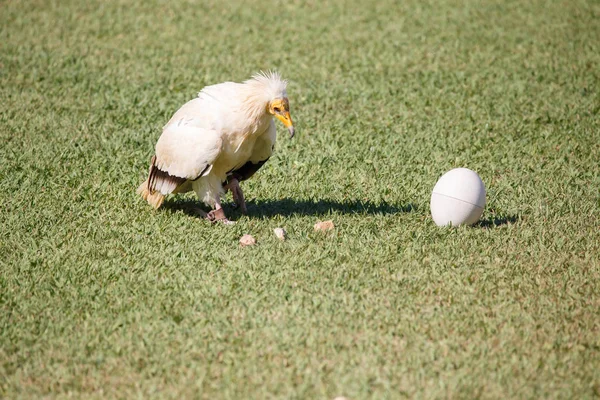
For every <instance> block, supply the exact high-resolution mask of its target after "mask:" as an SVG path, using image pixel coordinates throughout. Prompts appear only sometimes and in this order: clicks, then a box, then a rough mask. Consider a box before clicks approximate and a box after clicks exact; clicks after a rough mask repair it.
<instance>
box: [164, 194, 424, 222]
mask: <svg viewBox="0 0 600 400" xmlns="http://www.w3.org/2000/svg"><path fill="white" fill-rule="evenodd" d="M246 206H247V208H248V213H247V216H248V217H250V218H273V217H275V216H283V217H290V216H294V215H296V216H298V215H300V216H320V215H327V214H329V213H331V212H337V213H341V214H370V215H390V214H398V213H409V212H413V211H416V210H417V208H416V206H415V205H414V204H412V203H407V204H402V205H399V204H392V203H388V202H381V203H373V202H370V201H362V200H346V201H341V202H340V201H336V200H331V199H319V200H296V199H290V198H285V199H279V200H254V199H253V200H248V201H246ZM163 207H164V208H165V209H166V210H169V211H171V212H176V211H182V212H184V213H185V214H187V215H190V216H194V217H198V216H199V212H198V209H202V210H204V211H208V209H207V208H206V206H204V205H203V204H201V203H200V202H199V201H197V200H193V199H176V200H172V201H167V202H165V203H164V205H163ZM224 208H225V213H226V214H227V216H228V217H229V218H230V219H232V220H235V219H237V218H239V217H240V216H241V215H242V214H241V212H240V211H239V210H238V209H235V208H233V207H232V206H231V204H230V203H225V204H224ZM231 217H233V218H231Z"/></svg>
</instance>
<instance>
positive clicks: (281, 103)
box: [268, 97, 295, 138]
mask: <svg viewBox="0 0 600 400" xmlns="http://www.w3.org/2000/svg"><path fill="white" fill-rule="evenodd" d="M268 110H269V113H270V114H272V115H273V116H275V118H277V119H278V120H280V121H281V122H282V123H283V125H284V126H285V127H286V128H287V129H288V131H289V132H290V138H293V137H294V133H295V129H294V122H293V121H292V117H291V116H290V102H289V100H288V98H287V97H282V98H277V99H273V100H271V101H270V102H269V108H268Z"/></svg>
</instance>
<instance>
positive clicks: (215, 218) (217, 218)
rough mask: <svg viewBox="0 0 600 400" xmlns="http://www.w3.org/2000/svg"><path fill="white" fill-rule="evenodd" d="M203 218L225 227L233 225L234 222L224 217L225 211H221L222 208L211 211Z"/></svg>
mask: <svg viewBox="0 0 600 400" xmlns="http://www.w3.org/2000/svg"><path fill="white" fill-rule="evenodd" d="M205 218H206V219H207V220H209V221H210V222H212V223H215V222H221V223H223V224H225V225H233V224H235V222H233V221H230V220H228V219H227V217H226V216H225V211H223V209H222V208H219V209H218V210H212V211H210V212H208V213H206V217H205Z"/></svg>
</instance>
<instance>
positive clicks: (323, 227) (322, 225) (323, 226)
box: [315, 220, 335, 232]
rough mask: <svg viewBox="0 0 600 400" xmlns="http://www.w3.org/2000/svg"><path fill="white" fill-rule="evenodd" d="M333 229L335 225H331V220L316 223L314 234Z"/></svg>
mask: <svg viewBox="0 0 600 400" xmlns="http://www.w3.org/2000/svg"><path fill="white" fill-rule="evenodd" d="M333 228H335V225H334V224H333V221H332V220H329V221H319V222H317V223H316V224H315V231H316V232H318V231H322V232H325V231H330V230H332V229H333Z"/></svg>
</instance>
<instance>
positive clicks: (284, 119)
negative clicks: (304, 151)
mask: <svg viewBox="0 0 600 400" xmlns="http://www.w3.org/2000/svg"><path fill="white" fill-rule="evenodd" d="M275 116H276V117H277V119H278V120H280V121H281V123H283V125H285V127H286V128H288V131H289V132H290V139H291V138H293V137H294V134H295V133H296V130H295V129H294V122H293V121H292V117H291V116H290V112H289V111H284V112H281V113H277V114H275Z"/></svg>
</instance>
